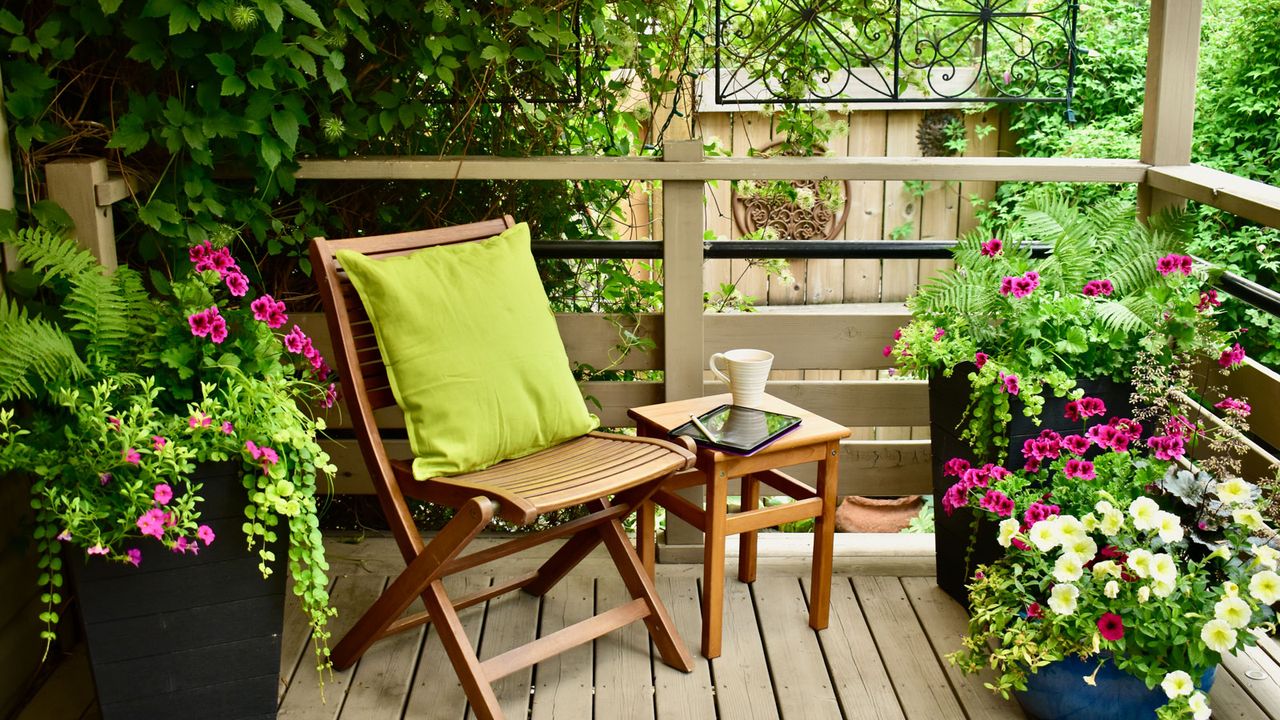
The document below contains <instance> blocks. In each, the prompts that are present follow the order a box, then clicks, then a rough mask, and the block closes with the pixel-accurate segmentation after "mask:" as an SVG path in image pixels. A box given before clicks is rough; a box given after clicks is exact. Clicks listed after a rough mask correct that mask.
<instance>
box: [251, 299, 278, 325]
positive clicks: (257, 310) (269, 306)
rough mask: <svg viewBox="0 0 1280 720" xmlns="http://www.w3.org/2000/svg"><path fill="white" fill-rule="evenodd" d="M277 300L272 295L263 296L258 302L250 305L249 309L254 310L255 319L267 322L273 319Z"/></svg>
mask: <svg viewBox="0 0 1280 720" xmlns="http://www.w3.org/2000/svg"><path fill="white" fill-rule="evenodd" d="M275 306H276V301H275V298H273V297H271V296H270V295H263V296H262V297H259V298H258V299H257V300H254V301H253V302H251V303H249V308H250V309H251V310H253V319H254V320H260V321H262V322H266V321H267V318H269V317H271V311H272V310H273V309H274V308H275Z"/></svg>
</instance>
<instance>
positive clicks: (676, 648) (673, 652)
mask: <svg viewBox="0 0 1280 720" xmlns="http://www.w3.org/2000/svg"><path fill="white" fill-rule="evenodd" d="M596 534H597V535H598V536H599V537H600V538H601V539H603V540H604V545H605V547H606V548H608V550H609V555H610V556H612V557H613V564H614V565H615V566H616V567H617V568H618V574H619V575H621V576H622V582H623V584H624V585H626V586H627V591H628V592H629V593H631V597H633V598H636V599H643V600H644V602H645V605H647V606H648V607H649V614H648V615H646V616H645V618H644V624H645V627H647V628H648V630H649V637H651V638H653V644H654V645H656V646H657V648H658V653H659V654H661V656H662V662H664V663H666V664H667V665H670V666H671V667H673V668H676V669H677V670H681V671H684V672H693V656H692V655H690V654H689V649H688V648H686V647H685V645H684V641H683V640H681V639H680V635H679V634H678V633H677V632H676V625H675V622H674V621H673V620H672V619H671V614H670V613H668V612H667V606H666V605H664V604H663V603H662V599H661V598H659V597H658V590H657V588H656V587H655V586H654V584H653V580H652V579H651V578H650V577H649V574H648V573H646V572H645V570H644V566H643V565H642V564H641V563H640V558H639V557H638V556H637V555H636V550H635V547H633V546H632V545H631V541H630V540H628V539H627V534H626V531H624V530H623V529H622V523H621V522H619V521H618V520H616V519H615V520H610V521H609V522H607V523H604V524H603V525H601V526H600V527H599V528H598V529H597V533H596Z"/></svg>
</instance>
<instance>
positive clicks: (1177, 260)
mask: <svg viewBox="0 0 1280 720" xmlns="http://www.w3.org/2000/svg"><path fill="white" fill-rule="evenodd" d="M1191 262H1192V261H1191V258H1190V256H1187V255H1178V254H1177V253H1171V254H1169V255H1165V256H1164V257H1162V258H1160V259H1159V260H1157V261H1156V270H1157V271H1158V272H1159V273H1160V274H1161V275H1166V276H1168V275H1172V274H1173V273H1175V272H1180V273H1182V274H1183V275H1190V274H1191Z"/></svg>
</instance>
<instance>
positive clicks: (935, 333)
mask: <svg viewBox="0 0 1280 720" xmlns="http://www.w3.org/2000/svg"><path fill="white" fill-rule="evenodd" d="M946 334H947V331H946V330H943V329H942V328H938V329H937V330H934V331H933V341H934V342H938V341H939V340H941V339H942V336H943V335H946Z"/></svg>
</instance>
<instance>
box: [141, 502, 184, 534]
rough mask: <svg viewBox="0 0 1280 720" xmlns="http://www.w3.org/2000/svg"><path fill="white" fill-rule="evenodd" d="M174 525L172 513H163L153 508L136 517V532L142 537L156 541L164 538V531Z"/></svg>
mask: <svg viewBox="0 0 1280 720" xmlns="http://www.w3.org/2000/svg"><path fill="white" fill-rule="evenodd" d="M175 524H176V521H175V520H174V519H173V513H169V512H165V511H164V510H161V509H160V508H158V507H153V508H151V509H150V510H148V511H146V512H144V513H142V515H140V516H139V517H138V530H139V531H141V532H142V534H143V535H150V536H152V537H154V538H155V539H157V540H159V539H161V538H163V537H164V532H165V529H167V528H171V527H173V526H174V525H175Z"/></svg>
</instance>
